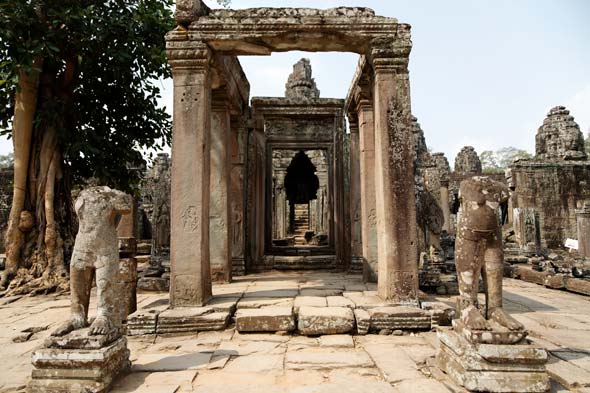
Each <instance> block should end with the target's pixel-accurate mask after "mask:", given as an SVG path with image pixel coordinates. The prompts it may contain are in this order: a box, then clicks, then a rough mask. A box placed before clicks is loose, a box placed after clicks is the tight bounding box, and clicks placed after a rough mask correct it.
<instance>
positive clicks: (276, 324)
mask: <svg viewBox="0 0 590 393" xmlns="http://www.w3.org/2000/svg"><path fill="white" fill-rule="evenodd" d="M235 320H236V329H237V330H238V332H281V331H284V332H290V331H293V330H295V316H294V315H293V308H292V307H264V308H251V309H248V308H246V309H238V311H237V312H236V314H235Z"/></svg>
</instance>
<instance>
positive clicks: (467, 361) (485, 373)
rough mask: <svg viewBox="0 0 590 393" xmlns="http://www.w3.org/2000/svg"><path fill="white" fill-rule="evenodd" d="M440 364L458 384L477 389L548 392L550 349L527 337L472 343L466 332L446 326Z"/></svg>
mask: <svg viewBox="0 0 590 393" xmlns="http://www.w3.org/2000/svg"><path fill="white" fill-rule="evenodd" d="M438 336H439V338H440V341H441V344H440V348H439V351H438V353H437V355H436V364H437V366H438V367H439V368H440V369H441V370H443V371H444V372H446V373H447V375H448V376H449V377H450V378H451V379H452V380H453V381H454V382H455V383H457V384H458V385H461V386H463V387H465V388H466V389H467V390H470V391H476V392H546V391H549V388H550V385H549V376H548V375H547V372H546V370H545V364H546V363H547V351H546V350H545V349H543V348H540V347H538V346H535V345H532V344H531V343H529V342H528V341H526V340H521V342H519V343H517V344H508V345H502V344H500V345H498V344H472V343H471V342H470V341H468V340H467V339H466V338H465V337H463V335H462V334H459V333H457V332H455V331H453V330H449V329H445V330H441V331H439V333H438Z"/></svg>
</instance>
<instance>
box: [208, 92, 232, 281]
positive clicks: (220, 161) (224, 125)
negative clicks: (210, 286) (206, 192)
mask: <svg viewBox="0 0 590 393" xmlns="http://www.w3.org/2000/svg"><path fill="white" fill-rule="evenodd" d="M211 110H212V112H211V150H210V165H211V183H210V187H211V188H210V189H211V194H210V195H211V196H210V198H211V199H210V210H209V239H210V240H209V242H210V243H209V253H210V258H211V259H210V260H211V278H212V279H213V281H217V282H230V281H231V247H230V244H231V231H230V229H231V224H230V223H231V207H230V201H229V192H230V167H231V164H230V162H231V161H230V160H231V158H230V113H229V103H228V101H227V96H226V95H225V93H224V92H222V91H215V92H213V99H212V104H211Z"/></svg>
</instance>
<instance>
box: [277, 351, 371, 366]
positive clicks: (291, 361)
mask: <svg viewBox="0 0 590 393" xmlns="http://www.w3.org/2000/svg"><path fill="white" fill-rule="evenodd" d="M372 365H373V361H372V360H371V358H370V357H369V356H368V355H367V353H366V352H365V351H358V350H357V351H350V350H348V351H336V350H334V349H329V348H307V349H302V350H300V351H296V352H289V353H287V356H286V357H285V367H286V368H287V369H289V370H314V369H333V368H340V367H359V368H360V367H371V366H372Z"/></svg>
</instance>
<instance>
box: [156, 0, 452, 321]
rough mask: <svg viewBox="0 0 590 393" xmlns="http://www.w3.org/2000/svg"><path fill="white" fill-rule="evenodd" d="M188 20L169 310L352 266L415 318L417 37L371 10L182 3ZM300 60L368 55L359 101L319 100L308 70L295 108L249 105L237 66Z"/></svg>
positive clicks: (296, 73)
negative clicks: (413, 65)
mask: <svg viewBox="0 0 590 393" xmlns="http://www.w3.org/2000/svg"><path fill="white" fill-rule="evenodd" d="M176 20H177V22H178V25H179V26H178V27H177V28H176V29H174V30H173V31H171V32H170V33H168V35H167V37H166V41H167V54H168V59H169V62H170V66H171V68H172V74H173V77H174V134H173V148H172V166H171V168H172V170H171V206H170V210H171V216H170V217H171V244H170V256H171V283H170V296H171V299H170V300H171V306H172V307H173V308H179V307H191V306H192V307H196V306H201V305H204V304H206V303H207V301H208V300H209V299H210V298H211V280H212V279H214V280H220V281H230V280H231V277H232V274H242V273H244V272H246V273H248V272H254V271H260V270H266V269H271V268H274V269H276V268H283V269H288V268H323V269H337V270H342V271H344V270H346V269H348V268H349V267H350V266H351V265H352V263H353V261H355V263H359V261H360V262H361V263H363V264H364V266H365V268H364V269H365V277H366V279H367V280H370V279H373V280H374V279H375V278H377V276H378V288H379V290H378V292H379V296H381V297H382V298H383V299H387V300H391V301H394V302H397V303H404V304H409V305H417V304H418V301H417V288H418V278H417V263H416V262H417V247H416V244H417V243H416V236H417V233H418V231H417V224H416V223H417V220H416V198H415V183H414V167H415V163H414V155H415V149H414V135H413V130H412V119H411V106H410V93H409V78H408V58H409V53H410V50H411V41H410V26H409V25H407V24H403V23H399V22H398V21H397V20H396V19H393V18H387V17H381V16H377V15H375V13H374V12H373V11H372V10H369V9H365V8H334V9H328V10H316V9H273V8H256V9H248V10H210V9H208V8H207V7H206V6H205V5H204V4H203V3H202V2H200V1H197V0H189V1H182V2H181V1H179V2H177V10H176ZM318 37H321V39H318ZM291 50H302V51H347V52H353V53H357V54H359V55H360V60H359V66H358V71H357V73H356V75H355V77H354V80H353V84H352V86H351V88H350V93H349V95H348V97H347V99H346V100H342V99H332V98H320V96H319V91H318V89H317V86H316V84H315V81H314V80H313V78H312V70H311V65H310V63H309V61H308V60H306V59H302V60H301V61H300V62H298V63H297V64H295V65H294V67H293V73H292V74H291V75H290V76H289V78H288V81H287V84H286V93H285V97H254V98H252V100H251V103H250V98H249V84H248V81H247V79H246V77H245V75H244V73H243V71H242V69H241V67H240V64H239V62H238V60H237V57H236V56H237V55H268V54H270V53H272V52H284V51H291ZM345 114H346V115H347V116H348V117H349V121H350V136H348V135H347V132H346V126H345V121H344V115H345ZM392 147H393V148H392ZM348 152H349V153H348ZM346 153H348V154H349V156H350V159H348V158H347V157H348V156H347V154H346ZM436 194H437V197H438V196H439V195H440V190H438V189H437V190H436ZM441 217H442V213H441ZM185 311H186V312H185V314H186V313H188V314H190V313H191V312H192V311H190V310H188V309H186V310H185ZM195 312H196V311H195ZM184 317H186V315H184ZM170 323H171V324H172V325H173V324H174V322H173V321H172V320H171V322H170ZM172 325H171V326H172Z"/></svg>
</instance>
